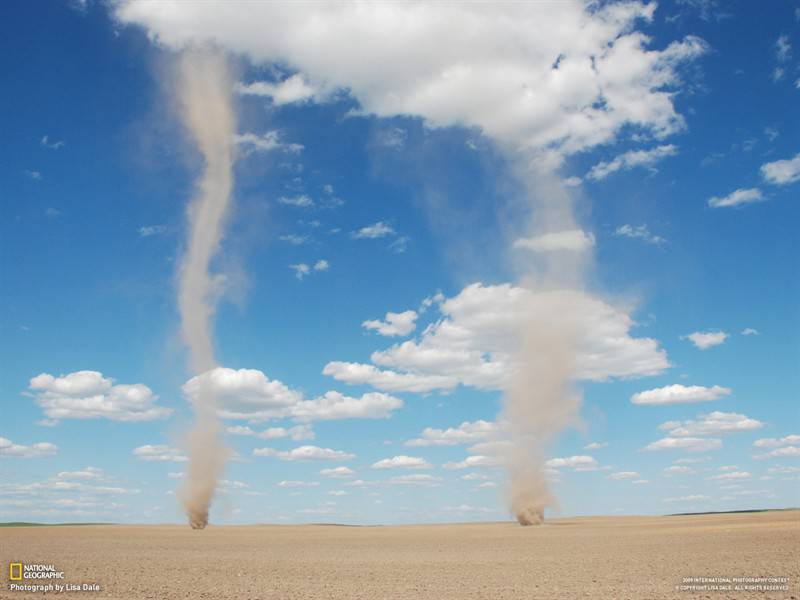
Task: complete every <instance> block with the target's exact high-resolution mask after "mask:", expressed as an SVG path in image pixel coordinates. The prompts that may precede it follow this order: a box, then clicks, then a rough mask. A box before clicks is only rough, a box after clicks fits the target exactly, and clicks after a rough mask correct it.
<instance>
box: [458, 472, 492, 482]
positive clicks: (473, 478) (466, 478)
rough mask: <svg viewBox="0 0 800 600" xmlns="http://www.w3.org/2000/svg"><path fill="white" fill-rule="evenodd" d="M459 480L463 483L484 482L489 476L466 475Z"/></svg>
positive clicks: (478, 474) (481, 474)
mask: <svg viewBox="0 0 800 600" xmlns="http://www.w3.org/2000/svg"><path fill="white" fill-rule="evenodd" d="M461 479H463V480H464V481H486V480H488V479H489V476H488V475H484V474H483V473H467V474H466V475H462V476H461Z"/></svg>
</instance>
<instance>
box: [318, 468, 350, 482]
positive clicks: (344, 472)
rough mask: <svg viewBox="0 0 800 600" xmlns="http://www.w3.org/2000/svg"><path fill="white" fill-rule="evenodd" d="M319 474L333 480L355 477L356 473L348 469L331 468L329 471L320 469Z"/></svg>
mask: <svg viewBox="0 0 800 600" xmlns="http://www.w3.org/2000/svg"><path fill="white" fill-rule="evenodd" d="M319 474H320V475H323V476H325V477H331V478H333V479H347V478H348V477H352V476H353V475H355V474H356V472H355V471H354V470H353V469H351V468H350V467H333V468H331V469H322V470H321V471H320V472H319Z"/></svg>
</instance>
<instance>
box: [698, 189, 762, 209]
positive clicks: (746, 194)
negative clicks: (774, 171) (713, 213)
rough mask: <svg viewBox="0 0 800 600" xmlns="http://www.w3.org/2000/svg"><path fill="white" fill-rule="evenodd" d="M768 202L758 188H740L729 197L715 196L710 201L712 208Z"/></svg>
mask: <svg viewBox="0 0 800 600" xmlns="http://www.w3.org/2000/svg"><path fill="white" fill-rule="evenodd" d="M764 200H766V198H765V197H764V194H762V193H761V190H760V189H758V188H739V189H738V190H736V191H733V192H731V193H730V194H728V195H727V196H714V197H713V198H710V199H709V200H708V205H709V206H710V207H711V208H725V207H730V206H743V205H745V204H752V203H753V202H763V201H764Z"/></svg>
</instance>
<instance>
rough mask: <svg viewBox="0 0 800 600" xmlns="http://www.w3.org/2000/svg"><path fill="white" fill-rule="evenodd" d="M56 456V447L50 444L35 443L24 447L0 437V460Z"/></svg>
mask: <svg viewBox="0 0 800 600" xmlns="http://www.w3.org/2000/svg"><path fill="white" fill-rule="evenodd" d="M56 454H58V446H56V445H55V444H51V443H50V442H37V443H36V444H31V445H30V446H25V445H23V444H15V443H14V442H12V441H11V440H9V439H7V438H4V437H0V458H45V457H47V456H55V455H56Z"/></svg>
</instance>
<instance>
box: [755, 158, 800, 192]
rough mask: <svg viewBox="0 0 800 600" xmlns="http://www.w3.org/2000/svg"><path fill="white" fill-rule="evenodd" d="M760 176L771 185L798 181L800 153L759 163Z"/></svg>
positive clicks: (799, 177) (799, 178) (799, 179)
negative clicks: (783, 158)
mask: <svg viewBox="0 0 800 600" xmlns="http://www.w3.org/2000/svg"><path fill="white" fill-rule="evenodd" d="M761 176H762V177H763V178H764V181H766V182H767V183H771V184H773V185H787V184H790V183H794V182H795V181H800V153H798V154H796V155H795V157H794V158H789V159H786V160H776V161H775V162H770V163H766V164H763V165H761Z"/></svg>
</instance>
